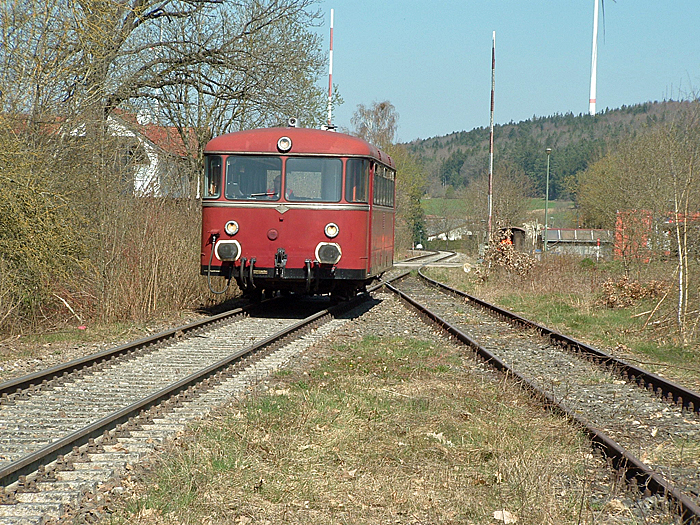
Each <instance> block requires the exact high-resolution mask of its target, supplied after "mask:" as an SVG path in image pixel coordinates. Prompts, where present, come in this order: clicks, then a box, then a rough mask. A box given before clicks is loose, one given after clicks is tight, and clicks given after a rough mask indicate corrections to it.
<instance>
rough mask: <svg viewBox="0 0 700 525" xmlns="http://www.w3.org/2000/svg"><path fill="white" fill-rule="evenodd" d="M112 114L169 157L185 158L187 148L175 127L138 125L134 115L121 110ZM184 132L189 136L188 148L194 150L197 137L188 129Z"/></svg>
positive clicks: (116, 110)
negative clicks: (168, 154)
mask: <svg viewBox="0 0 700 525" xmlns="http://www.w3.org/2000/svg"><path fill="white" fill-rule="evenodd" d="M113 113H114V115H115V116H116V117H118V118H119V119H120V120H122V121H123V122H125V123H126V124H128V125H129V126H130V127H132V128H134V130H135V131H137V132H138V133H139V134H141V135H142V136H144V137H146V138H147V139H148V140H150V141H151V142H152V143H153V144H155V145H156V146H157V147H158V148H160V149H162V150H163V151H165V152H166V153H170V154H171V155H175V156H178V157H186V156H187V147H186V145H185V142H184V141H183V140H182V137H181V136H180V133H179V132H178V130H177V128H176V127H175V126H161V125H159V124H152V123H151V124H139V122H138V118H137V116H136V115H134V114H133V113H129V112H127V111H124V110H121V109H115V110H114V112H113ZM186 132H187V134H188V135H189V142H190V147H191V148H196V147H197V137H196V136H195V133H194V130H193V129H190V128H188V129H187V130H186Z"/></svg>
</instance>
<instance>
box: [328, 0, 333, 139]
mask: <svg viewBox="0 0 700 525" xmlns="http://www.w3.org/2000/svg"><path fill="white" fill-rule="evenodd" d="M332 127H333V9H331V50H330V57H329V61H328V128H329V129H331V128H332Z"/></svg>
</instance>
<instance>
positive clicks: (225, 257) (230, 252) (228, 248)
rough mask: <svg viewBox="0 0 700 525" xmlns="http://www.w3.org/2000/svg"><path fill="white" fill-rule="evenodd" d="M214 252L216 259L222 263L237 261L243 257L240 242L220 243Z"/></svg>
mask: <svg viewBox="0 0 700 525" xmlns="http://www.w3.org/2000/svg"><path fill="white" fill-rule="evenodd" d="M214 250H215V251H214V253H215V254H216V258H217V259H219V260H220V261H237V260H238V258H239V257H240V256H241V245H240V244H239V243H238V241H219V242H217V243H216V247H215V248H214Z"/></svg>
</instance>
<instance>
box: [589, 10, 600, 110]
mask: <svg viewBox="0 0 700 525" xmlns="http://www.w3.org/2000/svg"><path fill="white" fill-rule="evenodd" d="M593 3H594V7H593V50H592V51H591V92H590V96H589V98H588V113H589V114H590V115H595V97H596V76H597V74H598V72H597V71H598V0H593Z"/></svg>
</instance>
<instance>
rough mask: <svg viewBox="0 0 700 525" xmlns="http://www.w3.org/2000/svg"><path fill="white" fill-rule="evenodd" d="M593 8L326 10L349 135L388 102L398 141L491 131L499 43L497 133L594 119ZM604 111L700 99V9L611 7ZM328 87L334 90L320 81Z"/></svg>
mask: <svg viewBox="0 0 700 525" xmlns="http://www.w3.org/2000/svg"><path fill="white" fill-rule="evenodd" d="M593 5H594V4H593V0H529V1H524V0H482V1H469V0H461V1H454V0H447V1H440V0H438V1H429V0H426V1H412V0H405V1H402V2H400V1H397V0H321V2H320V7H321V9H322V10H323V12H324V13H325V16H326V26H325V27H324V28H320V29H319V31H320V32H321V34H322V35H323V36H324V38H325V42H326V48H327V46H328V40H329V34H328V33H329V23H330V10H331V8H332V9H334V10H335V24H334V38H333V51H334V61H333V84H336V85H337V86H338V88H339V90H340V94H341V96H342V97H343V99H344V100H345V103H344V104H343V105H342V106H340V107H338V108H335V109H334V119H333V120H334V124H336V125H337V126H341V127H347V128H349V127H350V118H351V116H352V114H353V112H354V111H355V109H356V108H357V105H358V104H365V105H369V104H371V103H372V102H375V101H382V100H389V101H390V102H391V103H392V104H394V106H395V107H396V110H397V112H398V113H399V129H398V137H397V138H398V140H399V141H402V142H405V141H410V140H413V139H416V138H421V139H425V138H429V137H432V136H442V135H447V134H449V133H452V132H455V131H462V130H466V131H469V130H471V129H474V128H476V127H481V126H484V127H487V126H488V124H489V106H490V96H491V36H492V32H493V31H496V98H495V121H496V123H497V124H504V123H507V122H510V121H515V122H518V121H521V120H526V119H528V118H531V117H532V116H534V115H536V116H548V115H553V114H555V113H562V114H563V113H567V112H572V113H574V114H575V115H578V114H579V113H587V112H588V96H589V83H590V70H591V43H592V37H593ZM604 22H605V35H603V16H602V10H601V13H600V26H599V43H598V93H597V109H598V111H601V110H604V109H605V108H606V107H608V108H611V109H612V108H618V107H620V106H622V105H632V104H636V103H640V102H646V101H653V100H664V99H674V100H677V99H679V98H687V97H688V96H689V95H690V94H691V92H692V91H695V92H700V0H675V1H673V2H671V1H667V0H618V1H617V2H615V1H613V0H606V1H605V19H604ZM325 85H326V86H327V85H328V78H327V77H326V79H325Z"/></svg>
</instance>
